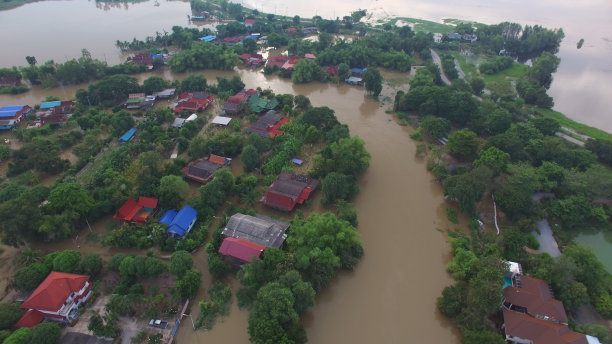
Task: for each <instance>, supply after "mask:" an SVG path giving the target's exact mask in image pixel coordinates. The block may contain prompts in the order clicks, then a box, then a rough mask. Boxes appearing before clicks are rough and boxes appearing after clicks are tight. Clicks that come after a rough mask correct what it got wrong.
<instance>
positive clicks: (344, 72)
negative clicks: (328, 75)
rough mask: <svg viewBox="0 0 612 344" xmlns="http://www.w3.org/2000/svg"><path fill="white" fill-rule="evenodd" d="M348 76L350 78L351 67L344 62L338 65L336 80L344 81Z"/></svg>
mask: <svg viewBox="0 0 612 344" xmlns="http://www.w3.org/2000/svg"><path fill="white" fill-rule="evenodd" d="M349 76H351V67H350V66H349V65H348V64H346V63H344V62H342V63H340V64H339V65H338V78H340V80H344V79H346V78H348V77H349Z"/></svg>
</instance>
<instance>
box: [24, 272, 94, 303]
mask: <svg viewBox="0 0 612 344" xmlns="http://www.w3.org/2000/svg"><path fill="white" fill-rule="evenodd" d="M88 280H89V276H85V275H75V274H69V273H65V272H56V271H51V273H50V274H49V275H48V276H47V278H45V280H44V281H42V283H41V284H40V285H39V286H38V287H37V288H36V289H35V290H34V292H32V295H30V297H29V298H28V299H27V300H25V302H24V303H23V304H22V305H21V308H23V309H38V310H44V311H51V312H57V311H58V310H59V309H60V308H61V307H62V306H63V305H64V302H65V301H66V299H67V298H68V296H70V294H72V293H73V292H77V291H79V290H81V289H82V288H83V286H84V285H85V282H87V281H88Z"/></svg>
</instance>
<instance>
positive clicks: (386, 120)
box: [177, 70, 458, 344]
mask: <svg viewBox="0 0 612 344" xmlns="http://www.w3.org/2000/svg"><path fill="white" fill-rule="evenodd" d="M239 74H240V76H241V78H242V80H243V81H244V82H245V84H246V86H247V87H257V86H260V87H262V88H268V87H269V88H271V89H272V90H273V91H274V92H275V93H294V94H304V95H306V96H308V97H309V98H310V100H311V102H312V103H313V105H315V106H324V105H325V106H329V107H330V108H332V109H334V110H335V111H336V115H337V116H338V118H339V120H340V121H341V122H343V123H347V124H348V125H349V127H350V130H351V134H353V135H357V136H359V137H361V138H363V139H364V140H365V141H366V146H367V149H368V150H369V151H370V153H371V154H372V161H371V165H370V168H369V169H368V170H367V171H366V172H365V174H364V175H363V176H362V177H361V179H360V181H359V183H360V184H359V185H360V189H361V191H360V193H359V196H358V197H357V199H356V200H355V206H356V207H357V209H358V211H359V222H360V226H359V231H360V232H361V235H362V237H363V240H364V247H365V256H364V258H363V260H362V261H361V263H360V264H359V265H358V267H357V269H356V270H355V271H354V272H349V273H342V274H340V275H339V276H338V277H336V278H335V279H334V280H333V282H332V284H331V286H330V287H329V288H328V289H326V290H325V291H323V292H322V293H321V294H320V295H319V296H318V297H317V301H316V306H315V307H314V308H313V309H312V310H310V311H309V312H308V313H307V315H306V317H305V319H304V325H305V326H306V329H307V333H308V337H309V339H310V342H311V343H334V342H336V343H345V342H346V343H351V342H352V343H372V342H381V343H398V342H405V341H407V340H409V339H410V341H411V342H415V343H416V342H422V343H457V342H458V337H457V332H456V330H455V329H454V328H453V327H452V325H450V324H449V323H448V322H447V321H446V319H443V318H442V317H441V316H440V314H439V313H438V312H437V311H436V306H435V301H436V298H437V297H438V296H439V295H440V292H441V290H442V289H443V288H444V287H445V286H446V285H448V284H450V283H452V281H451V279H450V278H449V276H448V275H447V274H446V272H445V271H444V265H445V264H446V262H447V261H448V259H449V249H448V247H447V245H446V243H445V235H444V231H445V229H447V228H448V227H449V225H448V223H447V222H446V220H445V205H444V203H443V202H444V199H443V195H442V194H441V189H440V187H439V185H437V184H436V183H435V182H433V181H432V177H431V176H430V175H429V174H428V173H427V172H426V168H425V166H424V165H423V163H422V162H421V161H418V160H416V159H415V158H414V154H415V145H414V143H413V142H412V141H411V140H410V139H409V137H408V132H407V130H406V129H405V128H402V127H400V126H398V125H397V124H396V123H395V122H394V120H393V118H392V116H391V115H389V114H386V113H385V111H384V110H385V109H384V108H382V107H380V103H378V102H374V101H372V100H371V99H370V98H369V97H366V96H364V91H363V89H362V88H354V87H349V86H346V85H341V86H335V85H329V84H316V83H315V84H309V85H293V84H292V83H290V82H288V81H286V80H284V79H279V78H277V77H266V76H264V75H262V74H261V73H253V72H249V71H243V70H240V71H239ZM207 77H208V74H207ZM397 77H401V75H398V76H397ZM210 79H213V78H209V80H210ZM312 206H314V207H317V208H318V205H314V204H312V205H311V207H312ZM264 212H266V211H264ZM266 213H268V214H274V215H279V214H275V213H274V212H271V211H267V212H266ZM205 259H206V255H205V253H204V252H203V251H201V252H198V253H197V254H196V260H197V261H198V264H200V266H198V267H199V268H200V269H201V270H202V271H203V272H204V275H206V277H205V279H208V278H210V277H209V276H208V275H207V273H206V272H205V271H206V266H205V265H206V264H205ZM205 285H206V283H205ZM203 293H204V291H201V294H202V295H198V300H199V299H201V298H203V297H204V296H205V295H204V294H203ZM192 312H193V314H194V316H196V315H197V313H198V311H197V309H195V308H194V309H192ZM247 322H248V314H247V313H245V312H243V311H239V310H238V309H237V308H236V307H235V306H233V309H232V313H231V315H230V316H229V317H228V318H226V319H225V320H224V321H223V322H222V323H221V324H218V325H216V327H215V328H214V329H213V330H212V331H210V332H202V331H196V332H194V331H192V329H191V328H190V327H189V326H183V327H181V329H180V330H179V332H178V336H177V342H178V343H199V342H225V343H245V344H246V343H248V333H247V332H246V327H247Z"/></svg>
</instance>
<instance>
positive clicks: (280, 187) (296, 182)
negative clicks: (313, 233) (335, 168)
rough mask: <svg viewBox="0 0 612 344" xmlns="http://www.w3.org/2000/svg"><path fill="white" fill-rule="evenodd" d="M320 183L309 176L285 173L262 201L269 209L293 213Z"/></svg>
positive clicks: (267, 191) (269, 189)
mask: <svg viewBox="0 0 612 344" xmlns="http://www.w3.org/2000/svg"><path fill="white" fill-rule="evenodd" d="M318 183H319V182H318V181H317V180H316V179H313V178H310V177H308V176H302V175H299V174H293V173H286V172H283V173H281V174H280V175H279V176H278V179H277V180H276V181H274V183H272V185H270V187H269V188H268V190H266V193H265V194H264V196H263V197H262V198H261V201H262V202H263V203H264V204H265V205H267V206H268V207H271V208H276V209H280V210H284V211H291V210H293V208H294V207H295V206H296V205H297V204H302V203H304V201H306V200H307V199H308V197H309V196H310V194H311V193H312V191H314V189H316V187H317V185H318Z"/></svg>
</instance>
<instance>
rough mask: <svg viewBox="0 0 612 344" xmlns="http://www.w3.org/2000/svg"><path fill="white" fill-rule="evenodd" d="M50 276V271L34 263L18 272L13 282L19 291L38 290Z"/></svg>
mask: <svg viewBox="0 0 612 344" xmlns="http://www.w3.org/2000/svg"><path fill="white" fill-rule="evenodd" d="M48 274H49V269H48V268H47V267H46V266H45V265H43V264H39V263H33V264H30V265H28V266H26V267H24V268H22V269H19V270H17V272H16V273H15V276H14V277H13V280H14V281H15V287H16V288H17V289H19V290H26V291H30V290H34V289H36V287H38V285H39V284H40V283H41V282H42V281H43V280H44V279H45V278H46V277H47V275H48Z"/></svg>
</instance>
